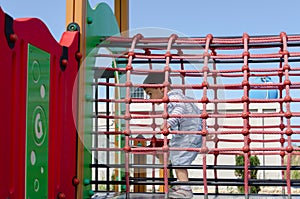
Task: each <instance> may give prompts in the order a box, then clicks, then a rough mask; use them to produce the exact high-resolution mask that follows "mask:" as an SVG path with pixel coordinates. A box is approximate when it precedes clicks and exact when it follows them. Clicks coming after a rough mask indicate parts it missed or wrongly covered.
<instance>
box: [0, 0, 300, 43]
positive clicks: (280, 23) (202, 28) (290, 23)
mask: <svg viewBox="0 0 300 199" xmlns="http://www.w3.org/2000/svg"><path fill="white" fill-rule="evenodd" d="M89 2H90V4H91V6H92V7H95V5H96V4H97V3H100V2H106V3H108V4H109V5H110V6H111V7H113V2H114V0H104V1H102V0H89ZM0 6H1V8H2V9H3V10H4V11H5V12H6V13H8V14H9V15H10V16H12V17H13V18H20V17H37V18H40V19H41V20H42V21H43V22H44V23H45V24H46V25H47V26H48V28H49V30H50V31H51V33H52V34H53V35H54V37H55V38H56V39H57V40H59V39H60V37H61V35H62V33H63V31H64V30H65V28H66V25H65V14H66V2H65V0H0ZM299 7H300V1H299V0H286V1H280V0H272V1H269V0H251V1H241V0H226V1H224V0H223V1H222V0H219V1H216V0H215V1H213V0H210V1H204V0H184V1H183V0H181V1H180V0H130V6H129V9H130V15H129V19H130V20H129V24H130V29H136V28H145V27H159V28H166V29H170V30H175V31H177V32H181V33H183V34H184V35H186V36H191V37H192V36H205V35H207V34H209V33H211V34H213V35H214V36H241V35H243V33H244V32H247V33H248V34H249V35H250V36H252V35H279V34H280V32H282V31H285V32H286V33H288V34H299V33H300V26H299V23H298V21H299V20H300V12H299Z"/></svg>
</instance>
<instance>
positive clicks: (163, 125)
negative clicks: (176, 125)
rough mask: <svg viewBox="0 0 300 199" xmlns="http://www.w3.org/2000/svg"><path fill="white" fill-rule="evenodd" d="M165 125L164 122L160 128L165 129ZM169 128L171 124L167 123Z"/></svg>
mask: <svg viewBox="0 0 300 199" xmlns="http://www.w3.org/2000/svg"><path fill="white" fill-rule="evenodd" d="M164 127H165V124H164V123H163V124H162V125H160V130H163V129H164ZM168 128H170V125H169V124H167V129H168Z"/></svg>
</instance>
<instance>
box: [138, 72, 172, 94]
mask: <svg viewBox="0 0 300 199" xmlns="http://www.w3.org/2000/svg"><path fill="white" fill-rule="evenodd" d="M164 81H165V73H164V72H161V73H154V72H150V73H149V74H148V76H147V77H146V78H145V80H144V82H143V84H163V83H164ZM168 81H169V82H170V84H171V83H172V82H171V78H170V77H169V79H168ZM144 90H145V92H146V94H147V95H149V97H150V99H162V98H163V96H164V87H158V88H153V87H148V88H147V87H144Z"/></svg>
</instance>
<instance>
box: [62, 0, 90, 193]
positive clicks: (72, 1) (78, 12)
mask: <svg viewBox="0 0 300 199" xmlns="http://www.w3.org/2000/svg"><path fill="white" fill-rule="evenodd" d="M86 1H87V0H66V26H68V24H70V23H72V22H75V23H77V24H78V25H79V27H80V52H81V54H82V55H83V59H84V57H85V55H86V52H85V50H86V49H85V46H86V40H85V38H86V36H85V32H86V31H85V30H86V22H85V21H86V20H85V19H86V4H87V2H86ZM83 59H82V60H83ZM82 64H84V62H81V63H80V67H84V66H82ZM84 72H85V70H80V73H79V82H78V86H79V88H78V105H79V106H78V121H77V122H78V123H77V131H78V141H77V178H78V179H79V181H80V184H79V185H78V187H77V191H76V196H77V197H76V198H77V199H81V198H82V193H83V190H82V183H83V181H84V179H83V168H84V167H83V163H84V160H83V159H84V156H83V152H84V146H83V142H82V141H81V139H80V138H83V134H84V101H85V99H84V96H85V95H84V94H83V93H85V87H84V85H85V84H84V82H85V74H84Z"/></svg>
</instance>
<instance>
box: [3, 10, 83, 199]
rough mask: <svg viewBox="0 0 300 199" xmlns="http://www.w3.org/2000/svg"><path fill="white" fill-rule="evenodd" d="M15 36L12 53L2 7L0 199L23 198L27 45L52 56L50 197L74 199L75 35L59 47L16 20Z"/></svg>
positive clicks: (32, 23)
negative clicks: (63, 58) (62, 60)
mask: <svg viewBox="0 0 300 199" xmlns="http://www.w3.org/2000/svg"><path fill="white" fill-rule="evenodd" d="M13 31H14V33H15V34H16V35H17V37H18V39H17V41H16V42H15V46H14V47H13V48H12V49H10V48H9V46H8V44H7V41H6V37H5V34H3V33H4V32H5V14H4V13H3V11H2V10H1V8H0V46H1V47H0V92H1V96H2V97H1V98H0V109H1V111H2V114H0V122H1V130H0V135H1V139H0V157H1V164H0V176H1V181H0V187H1V189H0V198H10V199H20V198H24V197H25V168H24V166H25V148H26V146H25V143H26V140H25V134H26V88H27V86H26V84H27V46H28V44H29V43H30V44H32V45H34V46H36V47H38V48H40V49H42V50H44V51H46V52H48V53H49V54H50V55H51V61H50V65H51V66H50V67H51V68H50V74H51V75H50V76H51V79H50V106H49V107H50V109H49V111H50V113H49V115H50V117H49V168H48V169H49V170H48V173H49V182H48V184H49V189H48V193H49V195H48V198H56V197H57V194H58V193H59V192H63V193H64V194H65V195H66V197H67V198H75V187H74V186H73V185H72V178H73V177H74V176H75V175H76V136H77V134H76V126H75V123H74V120H73V113H72V101H73V97H72V96H73V95H72V92H73V86H74V82H75V79H76V75H77V71H78V62H77V60H76V57H75V54H76V52H77V50H78V35H79V34H78V32H65V33H64V34H63V37H62V39H61V41H60V43H57V41H56V40H55V39H54V38H53V36H52V35H51V34H50V32H49V30H48V28H47V27H46V26H45V24H44V23H43V22H42V21H40V20H39V19H32V18H31V19H29V18H28V19H17V20H14V23H13ZM62 46H66V47H68V64H67V67H66V69H65V70H64V71H63V70H61V67H60V57H61V55H62V49H63V47H62ZM75 90H76V89H75ZM75 96H76V95H75ZM75 100H76V98H75Z"/></svg>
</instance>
